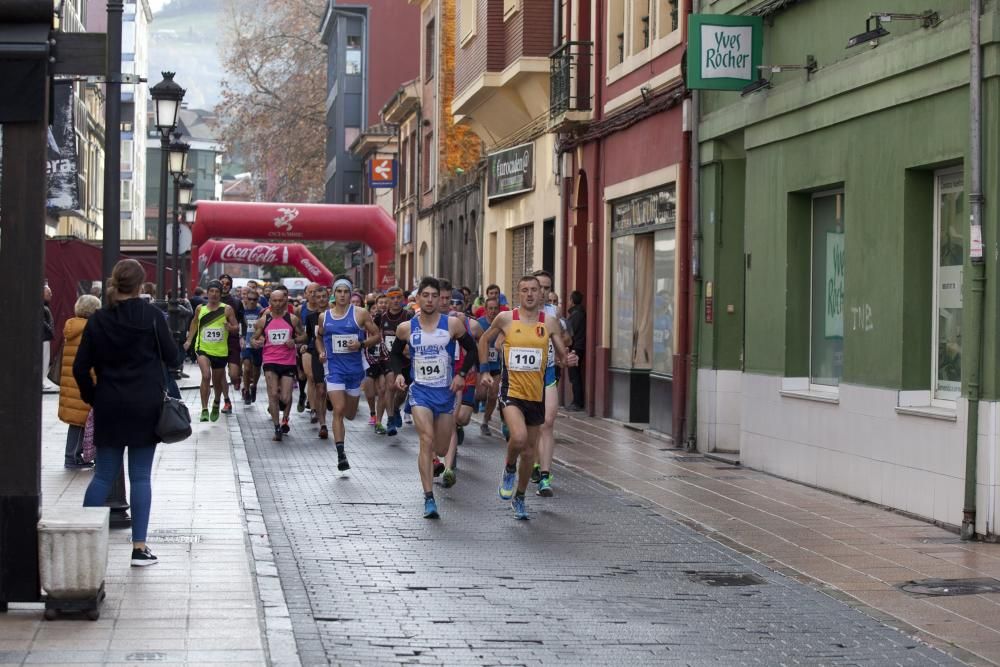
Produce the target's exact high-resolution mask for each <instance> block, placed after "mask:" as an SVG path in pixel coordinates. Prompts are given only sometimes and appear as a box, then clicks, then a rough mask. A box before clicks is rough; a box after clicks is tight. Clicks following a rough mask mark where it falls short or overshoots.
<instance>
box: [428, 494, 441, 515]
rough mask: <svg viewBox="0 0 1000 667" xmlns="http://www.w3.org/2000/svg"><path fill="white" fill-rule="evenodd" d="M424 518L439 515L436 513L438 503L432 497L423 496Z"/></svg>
mask: <svg viewBox="0 0 1000 667" xmlns="http://www.w3.org/2000/svg"><path fill="white" fill-rule="evenodd" d="M424 518H425V519H440V518H441V515H440V514H438V504H437V503H436V502H435V501H434V499H433V498H424Z"/></svg>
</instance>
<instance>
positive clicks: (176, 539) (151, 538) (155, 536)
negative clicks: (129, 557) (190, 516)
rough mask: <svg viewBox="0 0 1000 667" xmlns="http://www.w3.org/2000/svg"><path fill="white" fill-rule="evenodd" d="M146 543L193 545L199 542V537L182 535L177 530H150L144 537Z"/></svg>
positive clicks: (129, 538) (191, 534) (187, 534)
mask: <svg viewBox="0 0 1000 667" xmlns="http://www.w3.org/2000/svg"><path fill="white" fill-rule="evenodd" d="M131 540H132V538H131V536H128V541H131ZM146 541H147V542H158V543H160V544H194V543H196V542H201V535H196V534H194V533H182V532H181V531H179V530H163V529H161V530H151V531H149V534H148V535H147V536H146Z"/></svg>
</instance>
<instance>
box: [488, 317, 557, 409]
mask: <svg viewBox="0 0 1000 667" xmlns="http://www.w3.org/2000/svg"><path fill="white" fill-rule="evenodd" d="M548 355H549V337H548V331H547V330H546V328H545V313H544V312H543V311H538V322H525V321H523V320H521V315H520V309H518V308H515V309H514V313H513V321H512V322H511V326H510V331H508V332H507V334H506V335H505V336H504V342H503V371H502V373H501V379H500V395H501V396H504V397H509V398H520V399H522V400H525V401H541V400H543V398H544V396H545V367H546V365H548Z"/></svg>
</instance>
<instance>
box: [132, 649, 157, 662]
mask: <svg viewBox="0 0 1000 667" xmlns="http://www.w3.org/2000/svg"><path fill="white" fill-rule="evenodd" d="M125 659H126V660H130V661H132V662H162V661H164V660H166V659H167V654H166V653H159V652H156V651H140V652H139V653H129V654H128V655H126V656H125Z"/></svg>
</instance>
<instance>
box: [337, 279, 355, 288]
mask: <svg viewBox="0 0 1000 667" xmlns="http://www.w3.org/2000/svg"><path fill="white" fill-rule="evenodd" d="M338 287H346V288H347V289H348V290H353V289H354V285H352V284H351V281H350V280H348V279H347V278H340V279H339V280H334V281H333V289H334V290H335V291H336V289H337V288H338Z"/></svg>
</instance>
